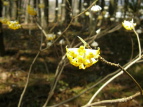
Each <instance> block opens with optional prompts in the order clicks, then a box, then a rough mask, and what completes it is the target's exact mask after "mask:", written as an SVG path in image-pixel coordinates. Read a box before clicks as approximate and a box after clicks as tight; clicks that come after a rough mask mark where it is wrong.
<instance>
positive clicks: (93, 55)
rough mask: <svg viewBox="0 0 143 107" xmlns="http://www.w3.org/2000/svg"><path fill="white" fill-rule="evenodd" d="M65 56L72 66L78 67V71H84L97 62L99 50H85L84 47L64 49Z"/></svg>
mask: <svg viewBox="0 0 143 107" xmlns="http://www.w3.org/2000/svg"><path fill="white" fill-rule="evenodd" d="M66 55H67V58H68V59H69V61H70V63H71V64H72V65H74V66H76V67H79V69H86V68H87V67H90V66H92V65H93V64H95V63H96V62H97V61H98V57H99V56H100V48H98V49H97V50H94V49H85V46H80V47H79V48H67V47H66Z"/></svg>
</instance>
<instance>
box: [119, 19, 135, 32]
mask: <svg viewBox="0 0 143 107" xmlns="http://www.w3.org/2000/svg"><path fill="white" fill-rule="evenodd" d="M122 25H123V27H124V28H125V29H126V30H132V29H133V28H134V27H135V26H136V23H133V19H132V20H131V21H126V20H124V22H122Z"/></svg>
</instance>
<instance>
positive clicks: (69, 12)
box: [65, 0, 72, 24]
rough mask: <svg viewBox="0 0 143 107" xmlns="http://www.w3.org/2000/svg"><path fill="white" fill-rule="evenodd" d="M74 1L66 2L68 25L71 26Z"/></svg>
mask: <svg viewBox="0 0 143 107" xmlns="http://www.w3.org/2000/svg"><path fill="white" fill-rule="evenodd" d="M71 9H72V0H68V1H66V20H65V21H66V23H67V24H69V23H70V21H71V14H72V10H71Z"/></svg>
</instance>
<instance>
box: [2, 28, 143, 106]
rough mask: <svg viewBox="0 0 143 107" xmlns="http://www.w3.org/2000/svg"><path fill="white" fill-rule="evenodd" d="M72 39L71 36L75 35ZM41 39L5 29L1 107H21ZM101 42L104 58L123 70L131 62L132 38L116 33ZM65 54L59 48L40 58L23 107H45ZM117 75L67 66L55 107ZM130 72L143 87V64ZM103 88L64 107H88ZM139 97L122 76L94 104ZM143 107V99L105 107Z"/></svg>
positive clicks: (35, 33)
mask: <svg viewBox="0 0 143 107" xmlns="http://www.w3.org/2000/svg"><path fill="white" fill-rule="evenodd" d="M67 32H68V31H67ZM68 33H72V31H69V32H68ZM117 33H118V34H117ZM40 35H41V32H40V31H39V30H37V29H36V28H34V29H31V30H28V29H21V30H10V29H7V28H4V40H5V49H6V55H5V56H4V57H0V107H16V106H17V104H18V101H19V98H20V95H21V93H22V91H23V87H24V86H25V83H26V78H27V74H28V71H29V68H30V65H31V63H32V61H33V59H34V57H35V56H36V54H37V52H38V50H39V46H40ZM133 39H134V37H133ZM142 41H143V39H142ZM97 42H98V44H99V47H100V49H101V50H102V51H101V56H103V57H104V58H106V59H107V60H109V61H111V62H115V63H120V64H121V65H124V64H126V63H127V62H128V61H129V60H130V59H131V52H132V44H131V40H130V39H129V36H125V35H123V33H119V32H116V33H112V34H108V35H106V36H104V37H102V38H100V39H98V40H97ZM134 44H136V43H134ZM61 50H63V52H65V46H62V47H61V46H59V45H54V46H53V47H51V48H50V49H48V50H46V51H43V52H41V54H40V56H39V57H38V58H37V60H36V62H35V64H34V65H33V68H32V73H31V75H30V80H29V85H28V89H27V91H26V93H25V95H24V98H23V102H22V107H41V106H42V105H43V104H44V102H45V101H46V99H47V96H48V92H49V90H50V83H51V81H53V79H54V74H55V70H56V68H57V65H58V62H59V61H60V59H61V56H62V54H63V53H62V52H60V51H61ZM134 50H135V51H136V50H137V48H136V47H134ZM135 54H136V53H134V55H133V57H134V56H135ZM116 70H117V68H115V67H112V66H109V65H107V64H104V63H102V62H100V61H99V63H97V64H95V65H93V67H90V68H88V69H86V70H78V68H76V67H73V66H72V65H70V64H67V66H66V67H65V69H64V71H63V73H62V75H61V77H60V80H59V82H58V85H57V88H56V90H55V93H54V95H53V97H52V100H51V102H50V104H51V105H53V104H57V103H60V102H62V101H64V100H66V99H68V98H71V97H72V96H75V95H77V94H79V93H80V92H81V91H82V90H84V89H86V88H87V87H89V86H91V85H93V84H95V83H96V82H98V81H99V80H101V79H102V78H103V77H105V76H106V75H108V74H109V73H112V72H115V71H116ZM128 71H129V72H130V73H131V75H132V76H133V77H134V78H135V79H136V80H137V81H138V82H139V84H141V86H142V87H143V79H142V76H143V72H142V71H143V63H138V64H136V65H134V66H132V67H131V68H130V69H128ZM104 82H105V81H104ZM104 82H103V83H104ZM103 83H100V84H99V85H98V86H97V87H94V88H93V89H91V90H89V91H87V92H86V93H84V94H83V95H81V96H80V97H78V98H76V99H74V100H72V101H70V102H68V103H66V104H64V105H61V106H60V107H80V106H82V105H84V104H86V102H87V101H88V100H89V99H90V98H91V96H92V95H93V94H94V93H95V91H96V90H97V89H98V88H99V87H100V86H101V85H102V84H103ZM138 91H139V90H138V88H137V86H136V85H135V83H134V82H133V81H132V80H131V79H130V78H129V77H128V76H127V75H125V74H123V75H122V76H120V77H118V78H117V79H115V80H114V81H113V82H112V83H110V84H109V85H108V86H107V87H105V88H104V89H103V91H101V92H100V94H99V95H98V96H97V98H96V99H95V101H100V100H108V99H117V98H122V97H128V96H130V95H133V94H135V93H136V92H138ZM142 104H143V102H142V101H141V96H139V97H137V98H135V99H134V100H131V101H129V102H125V103H117V104H111V105H106V106H107V107H143V106H142Z"/></svg>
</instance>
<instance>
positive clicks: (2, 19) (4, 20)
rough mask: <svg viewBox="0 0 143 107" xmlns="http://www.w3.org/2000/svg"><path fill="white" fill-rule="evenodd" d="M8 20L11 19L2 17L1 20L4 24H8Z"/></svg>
mask: <svg viewBox="0 0 143 107" xmlns="http://www.w3.org/2000/svg"><path fill="white" fill-rule="evenodd" d="M8 21H9V20H8V19H6V18H0V22H1V23H2V24H7V22H8Z"/></svg>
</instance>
